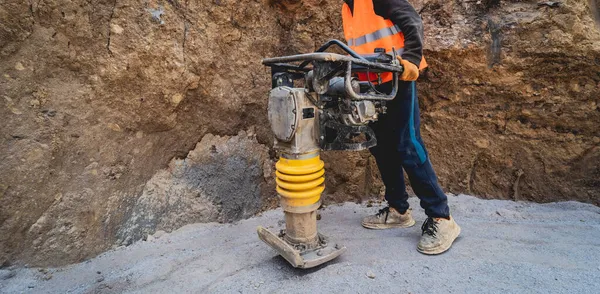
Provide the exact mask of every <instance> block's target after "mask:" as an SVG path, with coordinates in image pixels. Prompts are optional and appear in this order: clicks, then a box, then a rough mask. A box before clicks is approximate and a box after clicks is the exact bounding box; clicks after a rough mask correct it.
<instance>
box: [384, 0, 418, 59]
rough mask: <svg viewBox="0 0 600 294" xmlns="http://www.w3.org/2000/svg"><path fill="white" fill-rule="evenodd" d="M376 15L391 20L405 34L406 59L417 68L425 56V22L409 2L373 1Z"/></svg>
mask: <svg viewBox="0 0 600 294" xmlns="http://www.w3.org/2000/svg"><path fill="white" fill-rule="evenodd" d="M373 8H374V10H375V13H376V14H377V15H379V16H381V17H383V18H385V19H389V20H390V21H392V23H394V24H395V25H397V26H398V27H399V28H400V30H402V33H403V34H404V52H403V53H402V59H406V60H408V61H410V62H411V63H413V64H415V65H416V66H417V67H418V66H419V64H420V63H421V58H422V56H423V21H422V20H421V17H420V16H419V14H418V13H417V11H416V10H415V8H414V7H413V6H412V5H411V4H410V3H408V1H407V0H373Z"/></svg>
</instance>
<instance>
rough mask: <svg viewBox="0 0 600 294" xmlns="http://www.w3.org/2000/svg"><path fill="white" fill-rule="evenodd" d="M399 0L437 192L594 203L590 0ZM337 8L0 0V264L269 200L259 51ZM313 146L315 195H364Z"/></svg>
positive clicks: (299, 37) (81, 255) (269, 156)
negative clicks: (418, 53) (542, 0)
mask: <svg viewBox="0 0 600 294" xmlns="http://www.w3.org/2000/svg"><path fill="white" fill-rule="evenodd" d="M413 3H414V5H415V7H416V8H417V10H418V11H420V13H421V15H422V17H423V19H424V22H425V31H426V41H427V47H426V56H427V58H428V61H429V63H430V65H431V69H430V70H429V72H428V74H427V76H426V77H425V78H424V79H423V81H422V82H421V83H420V84H419V90H420V93H421V95H420V96H421V99H420V103H421V106H422V109H423V111H422V119H423V130H422V132H423V135H424V138H425V141H426V143H427V145H428V148H429V152H430V154H431V158H432V161H433V162H434V165H435V166H436V169H437V173H438V175H439V177H440V182H441V183H442V185H443V186H444V188H445V189H446V190H447V191H449V192H455V193H457V192H467V193H473V194H476V195H479V196H481V197H486V198H504V199H520V200H534V201H553V200H565V199H573V200H580V201H585V202H590V203H594V204H599V202H598V201H599V199H600V182H598V179H599V178H600V170H599V168H600V131H599V129H598V126H600V111H599V108H598V104H599V103H600V101H599V97H600V95H598V93H600V74H599V73H600V33H599V32H598V29H596V28H595V27H594V24H593V20H592V16H591V14H590V12H589V10H588V7H587V6H586V5H587V4H586V3H587V1H584V0H577V1H563V2H562V5H561V6H560V7H556V8H551V7H547V6H541V7H540V6H538V4H537V2H535V1H501V2H500V1H482V2H481V3H478V2H471V1H458V2H457V1H454V2H448V1H438V0H434V1H413ZM339 5H340V1H317V0H310V1H308V0H307V1H299V0H288V1H264V0H263V1H244V2H243V3H242V2H240V1H232V0H213V1H191V0H190V1H183V0H180V1H176V0H170V1H166V0H165V1H157V0H152V1H146V2H139V1H125V0H118V1H113V0H110V1H109V0H106V1H77V0H73V1H68V0H53V1H52V0H51V1H16V0H9V1H5V2H4V3H3V4H2V5H1V6H0V20H1V21H0V28H1V29H0V56H1V58H0V71H1V72H2V76H1V77H0V95H1V96H2V97H1V98H0V116H2V118H3V119H2V120H1V121H0V130H1V133H0V134H1V136H0V144H1V149H0V154H1V158H2V161H0V263H5V264H8V263H10V262H15V261H21V262H24V263H30V264H37V265H47V264H54V265H58V264H65V263H70V262H75V261H79V260H82V259H85V258H88V257H90V256H93V255H96V254H98V253H99V252H102V251H103V250H106V249H107V248H110V247H111V246H113V245H115V244H127V243H130V242H131V241H134V240H135V239H138V238H143V237H144V236H145V234H147V233H148V232H152V231H154V230H170V229H173V228H176V227H178V226H181V225H183V224H186V223H190V222H198V221H231V220H236V219H239V218H244V217H247V216H248V215H251V214H253V213H256V212H257V211H259V210H261V209H262V208H265V207H272V206H273V205H276V203H277V201H276V198H275V195H274V193H273V189H272V188H273V181H272V174H271V173H272V163H273V160H274V159H275V158H274V154H273V152H272V151H270V150H269V147H270V146H271V143H272V137H271V135H270V131H269V128H268V125H267V120H266V113H265V112H266V92H267V91H268V89H269V86H270V80H269V72H268V70H266V69H265V68H263V66H261V64H260V59H261V58H263V57H266V56H276V55H283V54H292V53H299V52H307V51H311V50H314V49H315V48H316V47H318V46H319V45H320V44H321V43H323V42H325V41H326V40H327V39H330V38H341V20H340V17H339ZM199 142H200V143H199ZM191 150H193V151H192V152H190V151H191ZM323 157H324V159H325V160H326V162H327V169H328V174H327V185H328V190H327V195H325V199H326V201H344V200H355V201H358V200H361V199H366V198H369V197H373V196H378V195H379V194H380V191H381V184H380V181H379V180H378V179H377V177H378V175H377V171H376V166H375V165H374V161H373V160H372V158H370V157H369V155H368V152H362V153H351V154H348V153H336V152H331V153H327V154H325V155H324V156H323ZM215 179H217V180H215ZM240 201H242V203H246V204H247V205H242V206H241V205H240ZM244 201H247V202H244Z"/></svg>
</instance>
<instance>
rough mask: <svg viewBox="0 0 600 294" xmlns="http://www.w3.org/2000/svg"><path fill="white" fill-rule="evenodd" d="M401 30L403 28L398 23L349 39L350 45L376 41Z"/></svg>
mask: <svg viewBox="0 0 600 294" xmlns="http://www.w3.org/2000/svg"><path fill="white" fill-rule="evenodd" d="M400 32H402V30H400V28H399V27H398V26H397V25H394V26H391V27H388V28H383V29H380V30H377V31H375V32H372V33H370V34H366V35H363V36H360V37H358V38H354V39H350V40H348V46H360V45H363V44H366V43H369V42H374V41H377V40H379V39H383V38H385V37H389V36H392V35H395V34H397V33H400Z"/></svg>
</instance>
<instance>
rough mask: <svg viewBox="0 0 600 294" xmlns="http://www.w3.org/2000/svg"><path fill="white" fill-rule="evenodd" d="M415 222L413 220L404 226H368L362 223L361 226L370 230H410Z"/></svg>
mask: <svg viewBox="0 0 600 294" xmlns="http://www.w3.org/2000/svg"><path fill="white" fill-rule="evenodd" d="M415 223H416V221H415V220H414V219H413V220H412V221H411V222H409V223H404V224H368V223H362V226H363V227H365V228H367V229H371V230H385V229H398V228H410V227H412V226H414V225H415Z"/></svg>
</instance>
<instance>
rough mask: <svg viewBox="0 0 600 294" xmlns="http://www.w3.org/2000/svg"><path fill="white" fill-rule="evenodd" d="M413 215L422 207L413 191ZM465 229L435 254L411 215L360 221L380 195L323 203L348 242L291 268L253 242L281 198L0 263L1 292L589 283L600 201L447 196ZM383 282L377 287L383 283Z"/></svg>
mask: <svg viewBox="0 0 600 294" xmlns="http://www.w3.org/2000/svg"><path fill="white" fill-rule="evenodd" d="M410 201H411V205H412V207H414V208H415V211H414V212H415V213H414V215H415V217H416V218H417V222H418V224H419V223H421V222H422V221H423V220H424V218H425V216H424V214H423V213H422V212H423V211H422V209H420V208H418V201H417V199H415V198H411V199H410ZM450 203H451V209H452V212H453V215H454V217H455V218H456V220H457V222H458V223H459V225H461V227H462V235H461V237H459V239H458V240H457V241H456V243H455V244H454V247H453V248H452V249H451V250H450V251H448V252H446V253H445V254H442V255H439V256H425V255H422V254H420V253H418V252H417V251H416V249H415V247H416V244H417V242H418V239H419V236H420V229H419V226H414V227H412V228H408V229H392V230H384V231H375V230H366V229H363V228H362V227H361V226H360V220H361V217H362V216H364V215H366V214H368V213H373V212H376V211H377V209H379V208H380V207H366V205H357V204H353V203H346V204H343V205H339V206H329V207H327V208H325V209H323V210H322V211H321V216H322V219H321V220H320V221H319V228H320V231H321V232H323V233H325V234H327V235H329V236H331V237H335V238H336V239H338V241H339V242H340V243H343V244H344V245H346V246H347V247H348V250H347V252H346V253H344V255H342V256H341V257H340V258H338V259H337V260H335V261H333V262H331V263H329V264H326V265H323V266H320V267H318V268H315V269H309V270H299V269H293V268H291V267H289V266H288V264H287V263H286V262H285V260H283V259H282V258H281V257H278V256H275V252H274V251H273V250H271V249H270V248H269V247H267V245H265V244H263V243H261V242H260V241H259V240H258V238H257V236H256V232H255V229H256V227H257V226H258V225H263V226H268V227H270V229H271V230H273V231H276V232H277V231H278V230H279V228H280V227H281V226H282V225H283V221H282V212H281V210H274V211H268V212H265V213H263V214H262V215H261V216H258V217H254V218H251V219H248V220H244V221H240V222H238V223H235V224H215V223H210V224H195V225H188V226H185V227H183V228H181V229H179V230H177V231H175V232H172V233H170V234H162V235H161V234H160V233H157V234H155V236H154V237H151V238H149V240H148V241H143V242H138V243H135V244H133V245H131V246H129V247H121V248H117V249H115V250H113V251H109V252H106V253H104V254H102V255H100V256H98V257H96V258H94V259H92V260H88V261H86V262H82V263H79V264H74V265H71V266H67V267H63V268H43V269H40V268H15V269H3V270H0V292H2V293H29V292H31V293H114V292H131V293H166V292H172V293H181V292H183V293H186V292H193V293H290V292H291V293H300V292H302V293H306V292H309V293H310V292H313V293H322V292H325V293H328V292H333V293H372V292H380V291H387V292H391V293H433V292H438V293H439V292H441V293H499V292H505V293H598V292H597V291H598V288H599V287H600V208H598V207H596V206H592V205H588V204H582V203H577V202H561V203H549V204H535V203H527V202H512V201H500V200H481V199H477V198H475V197H471V196H465V195H459V196H450ZM381 293H385V292H381Z"/></svg>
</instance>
